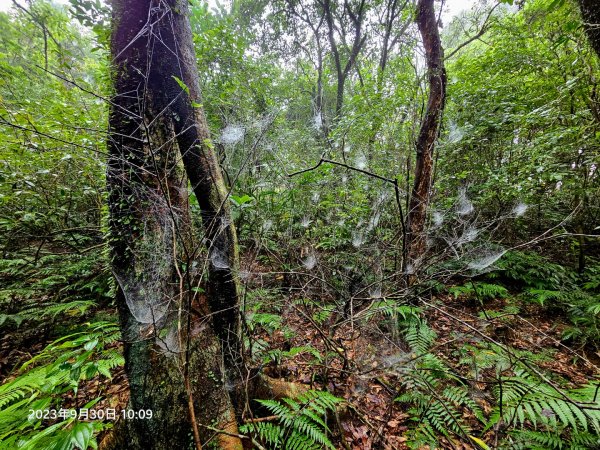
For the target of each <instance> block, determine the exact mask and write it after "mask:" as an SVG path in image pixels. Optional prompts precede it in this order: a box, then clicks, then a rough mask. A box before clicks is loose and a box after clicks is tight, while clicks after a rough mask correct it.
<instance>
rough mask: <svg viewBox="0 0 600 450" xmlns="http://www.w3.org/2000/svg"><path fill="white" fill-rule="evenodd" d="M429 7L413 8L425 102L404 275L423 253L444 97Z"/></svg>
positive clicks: (429, 1)
mask: <svg viewBox="0 0 600 450" xmlns="http://www.w3.org/2000/svg"><path fill="white" fill-rule="evenodd" d="M433 5H434V0H419V2H418V5H417V23H418V26H419V32H420V33H421V37H422V39H423V46H424V47H425V61H426V64H427V72H428V84H429V100H428V102H427V111H426V112H425V117H424V119H423V122H422V123H421V129H420V131H419V136H418V138H417V143H416V163H415V172H414V184H413V188H412V195H411V199H410V205H409V213H408V218H407V237H406V239H407V245H406V249H407V255H406V258H405V259H404V269H405V270H406V271H408V272H411V271H412V268H414V266H415V265H416V264H417V262H418V260H419V258H420V257H421V256H422V255H423V253H424V252H425V250H426V239H425V236H424V230H425V220H426V218H427V206H428V204H429V199H430V195H431V183H432V179H433V151H434V148H435V142H436V140H437V137H438V134H439V129H440V124H441V120H442V113H443V111H444V104H445V97H446V70H445V68H444V60H443V49H442V43H441V40H440V34H439V31H438V24H437V20H436V17H435V9H434V6H433ZM410 278H411V277H409V279H410Z"/></svg>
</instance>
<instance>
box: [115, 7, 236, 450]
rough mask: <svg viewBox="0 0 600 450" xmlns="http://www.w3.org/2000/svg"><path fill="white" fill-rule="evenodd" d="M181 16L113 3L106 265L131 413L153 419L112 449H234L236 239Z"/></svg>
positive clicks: (127, 428)
mask: <svg viewBox="0 0 600 450" xmlns="http://www.w3.org/2000/svg"><path fill="white" fill-rule="evenodd" d="M187 12H188V6H187V1H185V0H162V1H159V0H114V1H113V35H112V41H111V53H112V62H113V65H114V73H113V76H114V85H115V92H114V96H113V99H112V103H111V104H112V106H111V113H110V119H109V122H110V140H109V143H108V147H109V153H110V157H109V162H108V170H107V185H108V190H109V208H110V231H111V238H110V243H111V249H112V258H113V259H112V266H113V272H114V275H115V278H116V280H117V282H118V285H119V290H118V294H117V305H118V309H119V314H120V320H121V327H122V331H123V338H124V341H125V360H126V370H127V374H128V378H129V383H130V403H129V408H131V409H133V410H135V411H138V410H142V409H143V410H149V409H150V410H152V414H153V416H152V419H144V420H141V419H140V420H129V421H124V423H122V424H121V425H120V426H119V427H118V429H119V430H120V432H119V433H118V434H115V436H113V440H112V442H111V444H110V445H109V446H108V447H109V448H132V449H142V448H143V449H165V448H189V446H190V443H191V442H193V440H192V436H193V435H197V438H196V441H198V438H199V439H200V440H202V441H204V442H206V441H208V440H209V439H211V438H213V437H214V434H215V432H214V429H221V430H225V431H226V432H227V433H219V434H218V436H217V439H216V442H217V443H218V446H219V447H220V448H228V449H229V448H241V441H240V439H239V438H238V437H236V436H235V435H236V432H237V431H236V430H237V425H236V418H235V411H234V407H233V404H232V400H234V399H235V396H236V393H237V392H238V391H239V389H241V387H240V385H239V384H238V383H237V380H238V379H239V377H240V372H239V370H238V368H239V366H240V361H241V349H240V344H239V342H240V338H239V334H238V329H239V318H238V314H239V308H238V288H237V282H236V277H235V270H236V267H237V260H238V256H237V249H236V236H235V230H234V228H233V225H232V221H231V218H230V214H229V209H228V204H227V192H226V190H225V187H224V183H223V180H222V176H221V173H220V170H219V167H218V163H217V160H216V158H215V155H214V153H213V152H212V146H211V143H210V140H209V134H208V131H207V126H206V121H205V119H204V116H203V112H202V110H201V108H200V107H198V106H199V103H200V101H201V100H200V93H199V87H198V80H197V76H198V75H197V70H196V63H195V56H194V51H193V47H192V35H191V29H190V25H189V20H188V17H187ZM188 179H189V181H190V182H191V185H192V189H193V191H194V194H195V195H196V197H197V199H198V202H199V204H200V207H201V210H202V220H203V226H204V236H205V239H204V242H205V243H206V245H207V247H208V253H209V261H210V262H209V266H208V272H209V280H208V284H207V285H208V291H207V296H206V297H204V296H200V295H198V294H196V293H194V292H193V290H192V288H193V287H194V286H193V280H194V279H196V277H195V276H194V275H198V274H194V273H193V272H192V270H194V269H193V263H194V260H195V259H196V258H198V255H197V246H196V245H195V242H194V233H193V230H192V225H191V221H190V219H189V213H188V202H187V199H188V195H189V194H188ZM198 265H199V266H202V264H198ZM192 310H194V311H195V313H194V315H192V313H191V311H192ZM211 318H212V320H211ZM230 393H233V395H232V396H231V397H230ZM194 419H195V420H194ZM213 442H215V440H213ZM198 445H199V442H196V446H198Z"/></svg>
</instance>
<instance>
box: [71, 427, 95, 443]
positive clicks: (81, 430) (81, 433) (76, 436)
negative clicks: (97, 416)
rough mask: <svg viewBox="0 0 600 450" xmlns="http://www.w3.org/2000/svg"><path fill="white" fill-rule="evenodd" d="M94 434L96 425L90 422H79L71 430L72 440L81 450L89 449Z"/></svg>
mask: <svg viewBox="0 0 600 450" xmlns="http://www.w3.org/2000/svg"><path fill="white" fill-rule="evenodd" d="M93 434H94V425H93V424H92V423H90V422H79V423H77V424H76V425H75V426H74V427H73V430H72V431H71V442H72V443H73V445H75V446H77V447H78V448H80V449H81V450H87V448H88V447H89V445H90V439H91V437H92V435H93Z"/></svg>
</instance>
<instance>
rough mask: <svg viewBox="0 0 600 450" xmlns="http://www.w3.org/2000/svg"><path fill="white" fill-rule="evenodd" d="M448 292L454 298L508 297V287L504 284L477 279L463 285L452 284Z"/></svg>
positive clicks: (490, 298)
mask: <svg viewBox="0 0 600 450" xmlns="http://www.w3.org/2000/svg"><path fill="white" fill-rule="evenodd" d="M448 292H449V293H450V294H452V295H453V296H454V298H458V297H460V296H465V297H467V298H476V299H477V300H480V301H484V300H492V299H495V298H506V297H508V289H506V288H505V287H504V286H500V285H499V284H491V283H479V282H475V281H471V282H469V283H467V284H465V285H462V286H452V287H451V288H449V289H448Z"/></svg>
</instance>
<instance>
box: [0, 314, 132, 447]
mask: <svg viewBox="0 0 600 450" xmlns="http://www.w3.org/2000/svg"><path fill="white" fill-rule="evenodd" d="M119 337H120V333H119V329H118V326H116V325H115V324H113V323H108V322H104V323H102V322H99V323H94V324H91V325H89V326H88V329H87V330H85V331H81V332H78V333H75V334H71V335H68V336H63V337H62V338H60V339H58V340H56V341H55V342H53V343H51V344H49V345H48V346H47V347H46V348H45V349H44V350H43V351H42V352H41V353H40V354H38V355H36V356H35V357H33V358H32V359H31V360H29V361H27V362H26V363H25V364H23V365H22V366H21V368H20V369H19V371H18V372H17V373H16V374H15V376H14V378H10V379H9V380H8V381H6V382H5V383H4V384H2V386H0V448H6V449H9V448H10V449H12V448H25V449H31V450H33V449H38V448H40V449H41V448H53V449H54V448H57V449H71V448H74V447H73V446H77V447H78V448H81V449H82V450H86V449H87V445H92V446H93V447H94V448H96V447H95V446H96V444H95V440H93V438H92V434H93V433H95V432H97V431H100V430H102V429H104V428H105V427H106V425H104V424H102V423H101V422H78V421H77V420H76V419H75V418H73V417H67V418H65V417H63V418H62V419H63V420H61V419H60V418H58V419H57V422H56V423H52V424H50V425H49V424H48V422H46V421H45V420H43V419H42V418H38V417H36V416H35V414H34V415H32V414H31V411H32V410H33V411H36V410H50V409H54V410H59V409H60V408H62V407H63V402H64V400H65V397H66V396H67V395H69V394H76V393H77V390H78V387H79V385H80V383H81V382H82V381H85V380H90V379H92V378H94V377H97V376H99V377H101V378H108V379H111V378H112V376H111V371H112V370H113V369H115V368H116V367H118V366H121V365H123V363H124V361H123V356H122V355H121V353H120V352H119V351H117V350H116V349H115V348H114V345H111V344H114V343H115V342H116V341H117V340H118V339H119ZM98 400H100V399H96V400H93V401H92V402H89V403H88V404H86V405H85V406H83V408H91V407H92V406H93V404H94V403H96V402H97V401H98ZM78 406H81V405H78Z"/></svg>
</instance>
